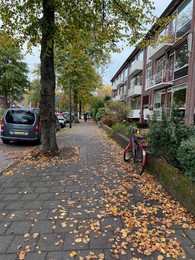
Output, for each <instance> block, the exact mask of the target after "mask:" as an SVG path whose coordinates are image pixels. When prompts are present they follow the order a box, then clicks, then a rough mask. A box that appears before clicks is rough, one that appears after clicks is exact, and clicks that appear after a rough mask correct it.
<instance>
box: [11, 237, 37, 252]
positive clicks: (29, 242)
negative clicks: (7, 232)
mask: <svg viewBox="0 0 195 260" xmlns="http://www.w3.org/2000/svg"><path fill="white" fill-rule="evenodd" d="M37 240H38V238H36V239H34V238H33V237H32V236H29V237H27V238H25V237H24V235H19V236H18V235H17V236H14V238H13V240H12V242H11V243H10V245H9V247H8V249H7V253H15V254H17V252H18V251H19V249H20V251H26V247H29V249H30V251H34V249H35V246H36V244H37Z"/></svg>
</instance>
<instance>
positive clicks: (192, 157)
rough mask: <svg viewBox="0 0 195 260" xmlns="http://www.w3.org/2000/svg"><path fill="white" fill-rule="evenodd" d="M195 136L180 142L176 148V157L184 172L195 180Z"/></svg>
mask: <svg viewBox="0 0 195 260" xmlns="http://www.w3.org/2000/svg"><path fill="white" fill-rule="evenodd" d="M194 151H195V137H194V136H193V137H191V138H190V139H188V140H184V141H182V142H181V145H180V146H179V148H178V152H177V158H178V160H179V162H180V165H181V167H182V169H183V170H184V174H185V175H186V176H188V177H189V179H191V180H193V181H195V152H194Z"/></svg>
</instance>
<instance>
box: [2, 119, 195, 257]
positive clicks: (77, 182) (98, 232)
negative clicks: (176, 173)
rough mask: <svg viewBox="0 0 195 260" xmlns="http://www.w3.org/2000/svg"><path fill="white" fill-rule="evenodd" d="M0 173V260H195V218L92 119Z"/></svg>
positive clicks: (62, 134)
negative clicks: (55, 152) (52, 148)
mask: <svg viewBox="0 0 195 260" xmlns="http://www.w3.org/2000/svg"><path fill="white" fill-rule="evenodd" d="M58 143H59V147H60V149H61V154H60V156H59V157H55V158H52V159H51V158H50V159H48V158H45V157H42V156H40V155H39V154H38V153H33V154H32V155H28V156H26V157H25V158H24V159H22V160H21V161H20V163H19V164H18V165H17V167H14V168H13V169H10V170H9V175H8V176H4V177H1V178H0V197H1V203H0V206H1V215H0V232H1V233H0V234H1V235H0V242H1V244H2V245H3V246H0V259H2V260H5V259H25V260H26V259H50V260H54V259H55V260H58V259H59V260H62V259H65V260H68V259H79V260H83V259H107V260H108V259H122V260H123V259H125V260H127V259H133V260H135V259H157V260H162V259H195V252H194V251H195V231H194V230H195V222H194V218H193V217H192V215H190V214H189V213H188V212H187V211H186V210H185V209H184V208H183V207H182V206H181V205H180V204H179V203H178V202H177V201H175V200H173V199H172V198H171V196H170V195H169V194H168V193H167V192H166V191H165V190H164V189H163V188H162V186H161V185H160V184H159V183H158V182H156V180H155V179H154V178H153V177H152V176H151V175H150V174H149V173H144V174H143V175H142V176H141V177H140V176H139V175H137V174H136V172H135V169H134V168H133V166H132V165H129V164H126V163H124V162H123V150H122V148H121V147H119V146H118V145H117V144H116V143H115V142H114V141H112V140H111V139H109V138H108V137H107V136H106V134H105V133H104V131H103V130H102V129H98V128H97V126H96V125H95V124H93V123H89V122H87V123H86V124H84V123H80V124H78V125H73V128H72V129H68V128H66V129H64V130H63V131H61V132H60V134H59V136H58Z"/></svg>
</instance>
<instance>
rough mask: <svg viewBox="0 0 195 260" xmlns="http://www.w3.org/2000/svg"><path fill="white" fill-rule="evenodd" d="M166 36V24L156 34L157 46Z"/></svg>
mask: <svg viewBox="0 0 195 260" xmlns="http://www.w3.org/2000/svg"><path fill="white" fill-rule="evenodd" d="M167 36H168V25H166V26H165V27H164V28H163V29H161V32H160V33H159V35H158V39H157V42H156V43H157V46H156V47H158V46H160V45H161V44H162V42H164V41H165V38H166V37H167Z"/></svg>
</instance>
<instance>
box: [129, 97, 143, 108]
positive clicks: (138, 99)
mask: <svg viewBox="0 0 195 260" xmlns="http://www.w3.org/2000/svg"><path fill="white" fill-rule="evenodd" d="M140 106H141V97H136V98H132V99H131V107H132V109H140Z"/></svg>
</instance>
